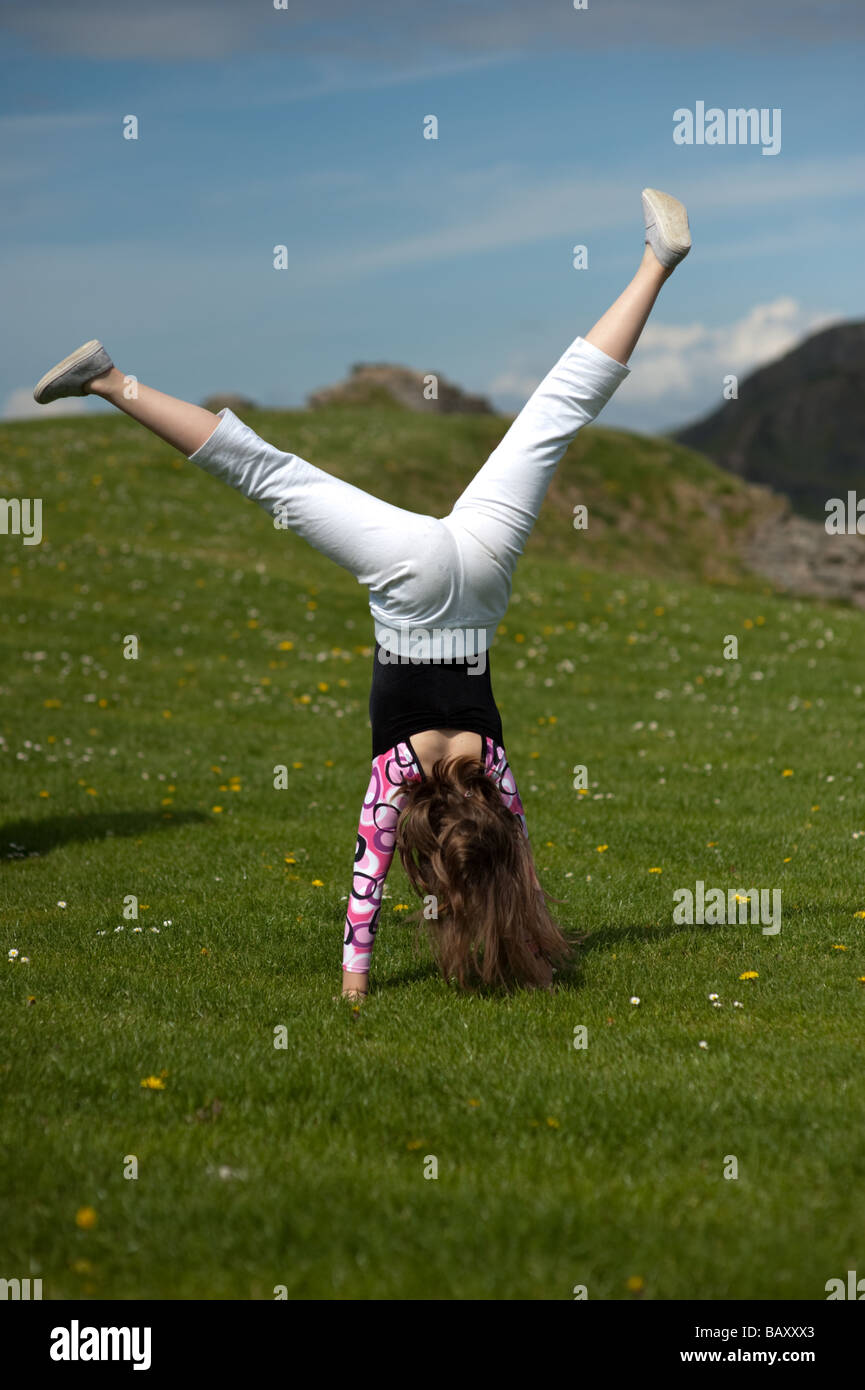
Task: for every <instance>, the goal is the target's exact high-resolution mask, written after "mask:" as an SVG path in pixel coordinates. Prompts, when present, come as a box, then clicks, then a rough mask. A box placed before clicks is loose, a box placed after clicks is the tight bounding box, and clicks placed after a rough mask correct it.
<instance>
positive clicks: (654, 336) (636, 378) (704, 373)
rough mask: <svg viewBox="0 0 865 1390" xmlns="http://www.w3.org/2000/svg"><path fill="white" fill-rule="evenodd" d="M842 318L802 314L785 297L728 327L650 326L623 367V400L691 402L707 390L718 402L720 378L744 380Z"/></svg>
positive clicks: (797, 307)
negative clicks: (626, 367)
mask: <svg viewBox="0 0 865 1390" xmlns="http://www.w3.org/2000/svg"><path fill="white" fill-rule="evenodd" d="M844 317H845V315H843V314H836V313H819V314H814V313H808V312H806V311H805V310H804V309H803V308H802V306H801V304H799V302H798V301H797V300H795V299H793V298H792V297H790V296H789V295H785V296H782V297H781V298H779V299H775V300H772V301H771V302H769V303H767V304H755V305H754V306H753V308H752V309H750V310H749V311H748V313H747V314H745V315H743V317H742V318H740V319H736V320H734V321H733V322H732V323H726V324H713V325H709V324H705V323H691V324H663V323H652V322H650V323H648V324H647V325H646V327H645V329H644V330H643V334H642V337H641V338H640V341H639V343H638V345H637V349H636V351H635V353H634V355H633V357H632V358H631V361H630V363H629V365H630V367H631V375H630V377H629V378H628V381H627V387H626V389H627V394H628V398H629V400H631V401H633V402H637V401H658V400H660V399H662V398H663V397H668V398H670V397H672V398H682V397H684V396H686V395H688V396H693V397H695V398H696V397H698V396H700V395H704V394H707V393H708V392H709V391H713V392H714V394H715V396H716V398H717V401H718V402H719V403H720V401H721V390H722V383H723V378H724V377H725V376H726V375H728V374H733V375H736V376H739V377H741V376H743V375H746V374H748V373H749V372H752V371H754V370H756V368H757V367H761V366H763V364H764V363H766V362H771V361H772V360H774V359H775V358H776V357H781V356H783V354H784V353H786V352H789V351H790V349H791V348H793V347H795V346H796V344H797V343H799V342H801V341H802V340H803V339H804V338H808V337H810V336H811V335H812V334H813V333H816V332H818V331H819V330H820V329H822V328H827V327H828V326H829V325H830V324H831V323H837V322H840V321H842V320H843V319H844Z"/></svg>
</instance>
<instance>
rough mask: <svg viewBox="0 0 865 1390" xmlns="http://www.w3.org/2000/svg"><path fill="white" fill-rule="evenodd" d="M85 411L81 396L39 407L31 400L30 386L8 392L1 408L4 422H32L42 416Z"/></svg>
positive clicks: (31, 389) (84, 403) (78, 413)
mask: <svg viewBox="0 0 865 1390" xmlns="http://www.w3.org/2000/svg"><path fill="white" fill-rule="evenodd" d="M86 409H87V402H86V400H85V398H84V397H83V396H68V397H64V398H63V399H61V400H59V401H52V402H51V403H50V405H39V404H38V402H36V401H34V399H33V388H32V386H19V387H18V388H17V389H16V390H14V391H10V392H9V395H8V396H7V397H6V404H5V405H4V407H3V419H4V420H33V419H36V417H37V416H39V417H40V418H41V417H42V416H44V415H80V414H81V413H82V411H85V410H86Z"/></svg>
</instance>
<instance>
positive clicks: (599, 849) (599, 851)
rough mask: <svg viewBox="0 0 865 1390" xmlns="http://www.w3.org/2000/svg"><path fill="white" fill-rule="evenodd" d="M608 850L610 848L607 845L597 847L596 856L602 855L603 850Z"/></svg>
mask: <svg viewBox="0 0 865 1390" xmlns="http://www.w3.org/2000/svg"><path fill="white" fill-rule="evenodd" d="M609 848H610V846H609V845H598V846H597V850H598V854H603V852H604V850H605V849H609Z"/></svg>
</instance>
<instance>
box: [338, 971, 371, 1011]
mask: <svg viewBox="0 0 865 1390" xmlns="http://www.w3.org/2000/svg"><path fill="white" fill-rule="evenodd" d="M368 994H369V976H368V975H362V974H360V972H359V971H353V970H347V971H346V972H345V973H344V974H343V977H342V997H343V999H351V1000H353V1001H354V1002H355V1003H358V1004H359V1003H360V1001H361V1000H362V999H365V998H366V996H367V995H368ZM335 998H336V995H334V999H335Z"/></svg>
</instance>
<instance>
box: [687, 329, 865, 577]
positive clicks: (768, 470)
mask: <svg viewBox="0 0 865 1390" xmlns="http://www.w3.org/2000/svg"><path fill="white" fill-rule="evenodd" d="M673 438H675V439H677V440H678V441H679V443H681V444H687V445H688V446H689V447H690V448H692V449H698V450H699V451H700V452H701V453H703V454H706V455H707V456H708V457H709V458H710V459H712V461H713V462H714V463H717V464H720V466H721V467H722V468H727V469H729V470H730V472H732V473H737V474H738V475H739V476H740V477H742V478H745V479H747V481H748V482H752V483H763V484H766V485H767V486H769V487H771V488H773V489H774V490H775V491H776V492H781V493H784V494H785V495H786V496H788V497H789V498H790V499H791V501H792V503H793V506H794V508H795V509H796V510H797V511H800V512H802V513H804V514H805V515H811V516H817V515H819V514H820V513H822V512H823V508H824V506H825V503H826V501H827V500H828V499H829V498H830V497H845V496H846V494H847V490H848V488H854V489H856V488H858V489H859V490H860V491H865V321H859V322H856V323H842V324H836V325H834V326H833V327H831V328H826V329H824V330H823V331H822V332H820V333H815V334H814V335H813V336H812V337H811V338H808V339H806V341H805V342H804V343H800V344H799V346H798V347H795V348H793V349H792V351H791V352H788V353H786V354H785V356H783V357H779V358H778V359H777V360H776V361H774V362H770V363H769V364H768V365H767V366H765V367H761V368H760V369H759V370H758V371H756V372H753V373H751V375H750V376H748V377H746V378H745V379H744V380H743V381H741V382H740V383H739V397H738V400H731V401H726V402H725V403H724V405H722V406H721V408H720V409H719V410H716V411H714V412H713V413H712V414H711V415H708V416H706V417H705V418H704V419H702V420H698V421H697V422H696V423H695V424H692V425H688V426H685V427H684V428H682V429H680V430H678V431H677V432H676V433H675V434H674V435H673ZM792 543H793V542H792V531H791V544H792ZM841 549H842V547H837V548H836V549H835V550H833V552H832V553H833V554H837V553H840V551H841ZM849 549H851V550H855V547H849ZM837 563H838V561H837V560H834V561H833V564H837ZM841 563H842V564H843V563H844V562H841Z"/></svg>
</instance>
